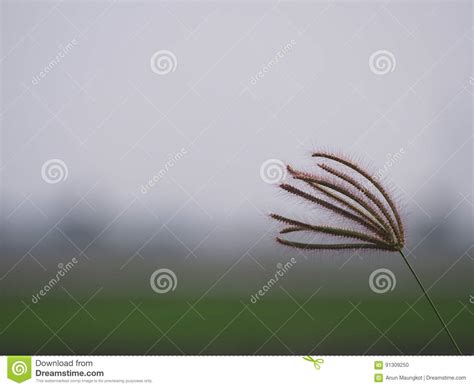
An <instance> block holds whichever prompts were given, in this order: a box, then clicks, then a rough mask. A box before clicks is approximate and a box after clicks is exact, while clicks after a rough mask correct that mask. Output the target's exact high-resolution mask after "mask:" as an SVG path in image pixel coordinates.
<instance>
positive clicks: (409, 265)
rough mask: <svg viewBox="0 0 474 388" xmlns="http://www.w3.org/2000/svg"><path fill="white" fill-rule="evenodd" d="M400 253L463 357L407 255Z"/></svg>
mask: <svg viewBox="0 0 474 388" xmlns="http://www.w3.org/2000/svg"><path fill="white" fill-rule="evenodd" d="M399 252H400V254H401V255H402V257H403V260H405V263H406V264H407V266H408V268H410V271H411V273H412V274H413V276H414V277H415V279H416V281H417V282H418V284H419V286H420V287H421V290H422V291H423V294H425V296H426V299H428V302H430V305H431V307H432V308H433V310H434V312H435V313H436V316H437V317H438V319H439V321H440V322H441V324H442V325H443V327H444V330H445V331H446V333H447V334H448V336H449V338H450V339H451V342H452V343H453V345H454V347H455V348H456V350H457V351H458V353H459V354H460V355H462V352H461V349H459V346H458V344H457V343H456V340H455V339H454V337H453V336H452V334H451V332H450V331H449V329H448V326H447V325H446V323H444V320H443V318H441V315H440V314H439V312H438V309H437V308H436V306H435V305H434V303H433V301H432V300H431V298H430V296H429V295H428V293H427V292H426V290H425V287H423V284H422V283H421V280H420V278H419V277H418V275H417V274H416V272H415V270H414V269H413V267H412V266H411V264H410V263H409V261H408V260H407V258H406V257H405V255H404V254H403V252H402V250H401V249H400V250H399Z"/></svg>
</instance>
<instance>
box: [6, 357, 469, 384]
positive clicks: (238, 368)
mask: <svg viewBox="0 0 474 388" xmlns="http://www.w3.org/2000/svg"><path fill="white" fill-rule="evenodd" d="M473 370H474V359H473V357H472V356H462V357H457V356H308V357H304V358H303V357H301V356H143V357H142V356H32V357H28V356H8V357H7V356H0V386H2V387H4V386H5V387H8V386H18V385H17V384H18V383H22V384H24V386H43V387H55V386H56V387H58V388H59V387H64V386H68V385H70V386H76V385H78V384H84V385H85V384H87V385H88V386H89V387H105V386H112V387H113V386H123V385H130V386H134V387H142V386H149V387H185V386H205V387H206V388H211V387H218V388H227V387H239V388H241V387H258V386H261V387H272V388H273V387H285V388H286V387H364V388H365V387H371V386H374V387H378V386H381V387H384V386H393V387H397V386H403V387H410V386H416V387H436V386H444V387H457V386H463V387H468V386H469V387H473V386H474V374H473Z"/></svg>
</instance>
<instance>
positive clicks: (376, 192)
mask: <svg viewBox="0 0 474 388" xmlns="http://www.w3.org/2000/svg"><path fill="white" fill-rule="evenodd" d="M313 157H315V158H319V159H326V160H329V161H331V162H333V163H335V164H342V165H343V166H344V167H345V168H346V169H348V170H349V172H348V173H347V172H345V171H343V170H338V169H337V168H335V167H332V166H330V165H328V164H325V163H318V166H319V167H320V169H321V174H319V175H315V174H311V173H307V172H303V171H298V170H295V169H293V168H292V167H291V166H288V173H289V174H290V175H291V176H292V177H293V178H294V179H296V180H299V181H302V182H305V183H306V184H307V186H308V187H309V188H310V189H311V192H306V191H303V190H301V189H299V188H297V187H295V186H292V185H290V184H286V183H284V184H281V185H280V188H281V189H283V190H285V191H287V192H289V193H291V194H293V195H295V196H297V197H300V198H302V199H304V200H306V201H308V202H310V203H313V204H315V205H318V206H320V207H322V208H324V209H326V210H329V211H330V212H331V213H333V214H335V215H336V216H338V217H339V218H340V219H342V220H346V221H347V220H348V221H352V222H355V223H356V224H358V225H359V226H360V230H352V229H341V228H336V227H332V226H327V225H311V224H308V223H305V222H301V221H298V220H292V219H289V218H287V217H283V216H280V215H277V214H271V215H270V216H271V217H272V218H273V219H275V220H277V221H279V222H282V223H284V224H287V225H289V227H286V228H285V229H283V230H281V231H280V233H281V234H289V233H297V232H311V233H316V234H325V235H330V236H334V237H338V238H343V239H348V240H349V241H347V242H343V243H334V244H306V243H303V242H298V241H290V240H286V239H282V238H280V237H278V238H277V241H278V242H279V243H281V244H283V245H287V246H290V247H294V248H300V249H312V250H323V249H331V250H332V249H334V250H336V249H376V250H384V251H399V250H401V249H402V248H403V246H404V244H405V236H404V228H403V224H402V221H401V217H400V215H399V213H398V209H397V207H396V206H395V204H394V201H393V199H392V198H391V196H390V194H389V193H388V191H387V190H386V189H385V188H384V187H383V186H382V185H381V184H380V183H379V182H377V181H376V180H375V179H374V178H373V177H372V176H371V175H370V174H369V173H368V172H367V171H365V170H364V169H363V168H362V167H360V166H358V165H357V164H356V163H355V162H353V161H351V160H350V159H348V158H346V157H342V156H336V155H333V154H330V153H325V152H316V153H314V154H313ZM318 194H323V196H324V198H325V199H323V198H321V197H320V196H318ZM352 240H357V242H353V241H352Z"/></svg>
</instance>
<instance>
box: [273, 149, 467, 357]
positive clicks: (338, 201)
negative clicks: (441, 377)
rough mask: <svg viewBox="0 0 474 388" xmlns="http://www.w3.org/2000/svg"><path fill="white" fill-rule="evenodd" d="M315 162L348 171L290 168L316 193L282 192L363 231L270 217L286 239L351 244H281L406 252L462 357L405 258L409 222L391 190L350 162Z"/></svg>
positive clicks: (285, 187) (325, 155) (289, 189)
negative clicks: (323, 238) (322, 238)
mask: <svg viewBox="0 0 474 388" xmlns="http://www.w3.org/2000/svg"><path fill="white" fill-rule="evenodd" d="M313 157H314V158H317V159H323V160H326V161H327V162H328V163H331V164H333V165H336V166H340V167H342V169H341V170H339V169H338V168H336V167H333V166H330V165H328V164H326V163H317V165H318V167H319V168H320V169H321V170H322V171H321V173H320V174H318V175H316V174H313V173H307V172H303V171H298V170H295V169H293V168H292V167H290V166H288V168H287V169H288V172H289V174H290V175H291V176H292V177H293V178H294V179H296V180H298V181H300V182H304V183H305V184H306V185H307V187H308V188H309V189H310V190H311V191H310V192H306V191H304V190H301V189H299V188H298V187H295V186H292V185H290V184H287V183H284V184H281V185H280V188H281V189H283V190H285V191H287V192H288V193H290V194H292V195H294V196H296V197H299V198H302V199H304V200H305V201H307V202H309V203H311V204H314V205H316V206H318V207H320V208H324V209H326V210H327V211H329V212H330V213H332V214H333V215H335V216H337V217H338V218H339V219H341V220H345V221H351V222H353V223H355V224H356V225H357V227H355V228H353V229H346V228H338V227H334V226H328V225H313V224H311V223H307V222H302V221H298V220H293V219H291V218H288V217H284V216H281V215H278V214H270V217H272V218H273V219H275V220H277V221H279V222H281V223H283V224H285V225H286V227H285V228H284V229H282V230H281V231H280V234H291V233H300V234H301V233H308V232H309V233H313V234H316V235H328V236H332V237H336V238H341V239H344V240H347V241H343V242H340V243H337V242H336V243H331V244H313V243H304V242H301V241H292V240H286V239H283V238H280V237H277V241H278V242H279V243H280V244H283V245H286V246H289V247H292V248H299V249H310V250H327V249H328V250H339V249H374V250H382V251H398V252H400V255H401V256H402V258H403V260H404V261H405V263H406V265H407V266H408V268H409V269H410V271H411V273H412V274H413V276H414V277H415V279H416V281H417V283H418V284H419V286H420V288H421V290H422V291H423V293H424V294H425V296H426V298H427V300H428V302H429V303H430V305H431V307H432V308H433V311H434V312H435V313H436V316H437V317H438V319H439V321H440V322H441V324H442V325H443V328H444V330H445V331H446V334H447V335H448V336H449V338H450V340H451V342H452V343H453V345H454V347H455V348H456V351H457V352H458V353H459V354H462V352H461V349H460V348H459V346H458V344H457V343H456V340H455V339H454V337H453V335H452V334H451V332H450V331H449V329H448V326H447V325H446V323H445V322H444V320H443V318H442V317H441V315H440V313H439V311H438V309H437V308H436V306H435V304H434V303H433V301H432V300H431V298H430V296H429V294H428V292H427V291H426V289H425V287H424V286H423V284H422V282H421V280H420V278H419V277H418V275H417V274H416V272H415V270H414V268H413V267H412V266H411V264H410V262H409V261H408V259H407V258H406V256H405V255H404V254H403V251H402V249H403V247H404V245H405V232H404V228H403V223H402V219H401V217H400V214H399V212H398V209H397V207H396V206H395V203H394V201H393V199H392V197H391V196H390V194H389V193H388V191H387V190H386V189H385V188H384V187H383V186H382V185H381V184H380V182H378V181H377V180H376V179H375V178H373V177H372V176H371V175H370V174H369V173H368V172H367V171H365V170H364V169H363V168H362V167H360V166H359V165H357V164H356V163H355V162H353V161H352V160H350V159H349V158H347V157H344V156H338V155H334V154H332V153H328V152H315V153H314V154H313ZM318 194H322V195H323V196H324V198H325V199H322V198H321V197H319V196H318ZM354 240H355V241H354Z"/></svg>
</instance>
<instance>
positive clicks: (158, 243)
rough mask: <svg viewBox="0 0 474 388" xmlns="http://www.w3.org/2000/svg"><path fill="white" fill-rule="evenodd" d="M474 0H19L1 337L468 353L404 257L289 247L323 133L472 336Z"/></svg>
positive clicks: (118, 349)
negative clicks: (379, 194) (381, 193)
mask: <svg viewBox="0 0 474 388" xmlns="http://www.w3.org/2000/svg"><path fill="white" fill-rule="evenodd" d="M471 8H472V4H471V2H469V1H466V2H462V1H460V2H430V1H412V2H396V1H387V2H355V1H354V2H338V1H330V2H325V1H313V2H311V1H295V2H271V1H257V2H252V3H249V2H238V1H235V2H199V1H184V2H178V3H174V2H146V1H143V2H124V1H23V2H17V1H2V3H1V37H2V39H1V83H2V87H1V90H2V94H1V128H2V132H1V133H2V136H1V144H2V147H1V193H2V197H1V204H2V207H1V212H2V213H1V233H0V236H1V237H0V238H1V241H0V243H1V248H0V258H1V260H0V290H1V299H0V303H1V305H2V314H0V349H1V353H2V354H20V353H26V354H89V353H91V354H418V353H421V354H453V353H454V352H455V349H454V348H453V346H452V344H451V343H450V342H449V338H448V337H447V336H446V334H445V333H444V332H443V331H442V328H441V326H440V323H439V322H438V321H437V319H436V316H435V315H434V313H433V311H432V310H431V309H430V307H429V305H428V304H427V302H426V300H425V299H424V298H423V297H422V294H421V291H420V289H419V287H418V285H417V284H416V282H415V280H414V279H413V277H412V275H411V274H410V273H409V271H408V269H407V268H406V266H405V264H404V263H403V261H402V259H401V257H400V256H399V255H398V254H392V253H382V252H365V251H360V252H338V253H334V252H332V253H329V252H322V253H321V252H310V251H306V252H299V251H294V250H291V249H287V248H284V247H282V246H279V245H277V244H276V243H275V240H274V238H275V236H276V235H277V233H278V226H277V225H275V224H274V223H273V222H271V221H270V220H269V219H268V217H267V214H268V213H269V212H278V213H281V214H293V215H298V214H300V215H305V216H307V215H308V208H307V207H305V206H302V204H301V203H300V202H298V201H296V200H294V199H292V198H290V197H288V196H286V195H283V194H282V193H281V192H279V190H278V187H277V185H276V183H277V182H280V181H282V180H284V178H285V177H284V170H283V169H281V165H282V164H284V163H292V164H293V165H295V166H297V167H300V168H303V169H314V167H315V164H314V161H313V160H311V157H310V155H311V151H313V150H321V149H323V150H337V151H343V152H345V153H347V154H349V155H352V156H354V157H355V159H356V160H358V161H361V162H362V163H363V165H364V166H367V167H368V168H369V169H370V170H371V171H372V172H373V173H374V174H378V176H380V177H383V180H384V182H386V183H387V184H388V185H389V186H390V188H391V191H392V193H393V195H394V196H395V197H396V199H397V202H398V203H399V205H400V208H401V209H402V213H403V217H404V219H405V223H406V227H407V240H408V242H407V247H406V253H407V255H408V258H409V260H410V261H411V262H412V264H413V266H414V267H415V269H416V270H417V272H418V273H419V275H420V277H421V279H422V280H423V282H424V284H425V286H426V287H427V288H429V289H430V291H429V292H430V294H431V295H432V298H433V299H434V300H435V303H436V304H437V305H438V306H439V309H440V312H441V314H442V315H443V316H444V318H445V321H446V322H447V323H448V325H449V327H450V329H451V331H452V333H453V335H454V336H455V338H456V339H457V341H458V343H459V345H460V347H461V348H462V350H463V352H465V353H471V352H472V350H473V338H472V324H473V319H472V316H473V307H472V303H473V302H474V290H473V289H472V279H473V260H474V247H473V237H472V236H473V229H472V220H473V213H472V209H473V196H472V188H473V184H472V183H473V160H472V154H473V141H472V136H473V135H472V121H471V120H472V84H473V83H474V81H473V78H472V76H471V75H472V59H471V58H472V39H473V35H472V9H471ZM269 166H270V168H269ZM280 178H281V179H280ZM73 258H76V259H77V263H73V265H72V267H71V266H70V265H68V266H67V268H68V270H67V271H66V272H67V273H65V271H64V268H65V266H66V265H67V264H68V263H69V264H70V263H71V260H72V259H73ZM291 258H294V261H295V264H294V265H293V266H292V267H291V269H290V270H289V271H288V272H286V273H285V274H284V276H283V277H282V278H281V279H279V280H278V282H276V284H274V285H272V286H271V287H270V288H269V289H267V290H266V291H265V293H264V296H262V297H261V298H260V299H259V300H258V301H257V302H253V301H252V295H255V294H256V293H258V291H259V290H261V289H262V288H263V287H264V286H265V285H267V284H268V282H269V280H270V279H272V278H274V277H275V274H276V272H277V271H278V269H279V268H280V267H281V265H284V264H285V263H288V262H290V260H291ZM381 268H382V269H388V270H390V271H391V272H392V274H393V276H394V279H395V280H394V282H393V289H390V290H388V291H387V292H383V293H377V292H373V291H372V290H371V287H370V284H369V276H370V274H371V273H373V271H375V270H377V269H381ZM159 269H166V270H169V271H171V272H172V274H173V276H171V277H170V279H171V282H172V284H173V287H172V289H169V290H168V289H165V290H160V292H158V293H157V292H155V291H156V290H154V289H153V287H152V285H151V283H153V276H152V274H153V273H154V272H155V271H156V270H159ZM61 270H62V273H63V274H64V276H63V275H58V271H61ZM52 278H56V279H59V280H58V282H57V284H53V286H52V287H50V289H48V290H47V292H45V295H44V296H42V295H40V298H36V300H35V295H38V293H39V292H40V290H44V288H45V286H47V285H48V284H49V282H50V280H51V279H52ZM150 279H152V281H150ZM165 288H166V286H165ZM164 291H166V292H164ZM38 299H39V300H38Z"/></svg>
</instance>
